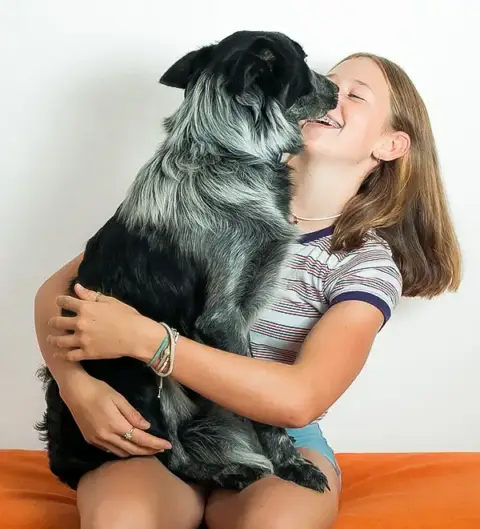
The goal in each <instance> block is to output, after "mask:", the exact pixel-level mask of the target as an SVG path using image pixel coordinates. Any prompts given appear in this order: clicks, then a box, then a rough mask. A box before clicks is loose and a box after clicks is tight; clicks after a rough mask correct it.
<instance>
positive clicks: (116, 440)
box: [108, 430, 163, 456]
mask: <svg viewBox="0 0 480 529" xmlns="http://www.w3.org/2000/svg"><path fill="white" fill-rule="evenodd" d="M137 431H138V430H137ZM108 442H109V444H114V445H115V446H116V447H117V448H119V449H120V450H123V451H124V452H127V453H128V454H130V455H132V456H151V455H153V454H156V453H158V452H163V450H159V449H152V448H145V447H143V446H138V445H137V444H136V443H135V441H134V440H133V439H132V441H127V440H126V439H124V438H123V437H122V436H121V435H112V437H110V438H109V439H108Z"/></svg>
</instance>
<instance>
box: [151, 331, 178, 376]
mask: <svg viewBox="0 0 480 529" xmlns="http://www.w3.org/2000/svg"><path fill="white" fill-rule="evenodd" d="M160 325H162V327H163V328H164V329H165V330H166V332H167V336H165V338H164V339H163V341H162V343H161V344H160V347H159V348H158V350H157V352H156V353H155V354H154V356H153V357H152V359H151V360H150V362H149V363H148V366H149V367H151V368H152V369H153V371H155V373H156V374H157V375H158V376H159V377H162V378H163V377H168V376H170V375H171V374H172V371H173V364H174V360H175V346H176V343H177V340H178V338H179V334H178V332H177V331H176V330H175V329H172V328H171V327H169V326H168V325H167V324H166V323H162V322H160ZM167 342H168V346H167V345H166V344H167ZM155 364H156V365H155ZM167 366H168V368H167V370H166V371H165V368H166V367H167Z"/></svg>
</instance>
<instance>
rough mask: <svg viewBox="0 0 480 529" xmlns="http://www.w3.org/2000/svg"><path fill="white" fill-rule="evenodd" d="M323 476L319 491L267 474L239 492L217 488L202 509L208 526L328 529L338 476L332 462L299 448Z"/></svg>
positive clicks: (220, 528) (223, 528)
mask: <svg viewBox="0 0 480 529" xmlns="http://www.w3.org/2000/svg"><path fill="white" fill-rule="evenodd" d="M299 451H300V452H301V453H302V454H303V455H304V456H305V457H306V458H307V459H309V460H310V461H312V462H313V463H314V464H316V465H317V466H318V467H319V468H320V469H321V470H322V471H323V472H324V473H325V474H326V476H327V478H328V483H329V486H330V489H331V490H330V491H326V492H324V493H323V494H320V493H319V492H315V491H313V490H309V489H306V488H304V487H300V486H298V485H295V484H294V483H291V482H288V481H283V480H281V479H279V478H276V477H268V478H264V479H261V480H260V481H257V482H256V483H254V484H253V485H250V487H247V488H246V489H244V490H243V491H242V492H234V491H229V490H218V491H215V492H213V493H212V494H211V496H210V498H209V500H208V503H207V508H206V514H205V518H206V523H207V525H208V529H258V528H259V527H261V528H262V529H291V528H292V527H300V528H301V529H330V528H331V527H332V526H333V524H334V522H335V519H336V517H337V512H338V499H339V493H340V478H339V476H338V473H337V471H336V469H335V468H334V466H333V465H332V463H331V462H330V461H329V460H328V459H327V458H325V457H324V456H323V455H322V454H320V453H319V452H317V451H314V450H310V449H307V448H299Z"/></svg>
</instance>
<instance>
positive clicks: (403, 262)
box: [332, 53, 461, 298]
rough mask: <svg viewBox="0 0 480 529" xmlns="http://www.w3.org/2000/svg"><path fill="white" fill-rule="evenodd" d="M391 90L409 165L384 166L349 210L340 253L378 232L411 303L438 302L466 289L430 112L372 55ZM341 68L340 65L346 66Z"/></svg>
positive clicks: (403, 77)
mask: <svg viewBox="0 0 480 529" xmlns="http://www.w3.org/2000/svg"><path fill="white" fill-rule="evenodd" d="M355 58H368V59H370V60H372V61H373V62H375V64H376V65H377V66H378V67H379V68H380V69H381V70H382V72H383V74H384V76H385V79H386V81H387V83H388V85H389V88H390V106H391V117H390V125H391V127H392V128H393V129H394V130H398V131H403V132H406V133H407V134H408V135H409V136H410V141H411V146H410V149H409V151H408V153H406V154H405V155H404V156H403V157H401V158H399V159H397V160H393V161H389V162H381V163H380V165H379V166H378V167H377V168H375V169H374V170H373V171H372V172H371V173H370V174H369V175H368V176H367V178H366V179H365V181H364V182H363V184H362V186H361V187H360V190H359V192H358V194H357V195H356V196H354V197H353V198H352V199H351V200H350V201H349V203H348V204H347V205H346V207H345V209H344V211H343V213H342V216H341V217H340V218H339V220H338V222H337V224H336V226H335V231H334V235H333V239H332V250H334V251H337V250H350V249H354V248H358V246H360V244H361V243H362V241H363V239H364V237H365V235H366V233H367V231H368V230H370V229H372V228H373V229H375V230H376V232H377V233H378V234H379V235H380V236H382V237H383V238H384V239H385V240H386V241H387V242H388V243H389V245H390V247H391V249H392V251H393V257H394V259H395V261H396V263H397V265H398V267H399V268H400V272H401V273H402V277H403V295H404V296H408V297H416V296H419V297H427V298H431V297H433V296H437V295H439V294H441V293H442V292H445V291H447V290H451V291H455V290H457V289H458V287H459V284H460V277H461V260H460V250H459V245H458V241H457V237H456V235H455V231H454V229H453V225H452V221H451V218H450V213H449V210H448V205H447V200H446V197H445V190H444V187H443V184H442V180H441V177H440V168H439V162H438V156H437V151H436V147H435V140H434V137H433V132H432V127H431V124H430V119H429V116H428V113H427V109H426V107H425V104H424V102H423V100H422V98H421V97H420V94H419V93H418V91H417V89H416V88H415V86H414V84H413V83H412V81H411V80H410V78H409V77H408V75H407V74H406V73H405V72H404V70H403V69H402V68H400V67H399V66H397V65H396V64H395V63H393V62H392V61H389V60H388V59H385V58H383V57H378V56H377V55H372V54H368V53H355V54H353V55H350V56H348V57H347V58H345V59H343V61H341V62H340V63H342V62H345V61H347V60H349V59H355ZM340 63H339V64H340Z"/></svg>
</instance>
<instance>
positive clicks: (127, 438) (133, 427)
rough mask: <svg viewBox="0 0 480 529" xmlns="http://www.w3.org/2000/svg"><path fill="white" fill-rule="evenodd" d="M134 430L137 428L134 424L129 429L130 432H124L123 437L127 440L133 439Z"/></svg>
mask: <svg viewBox="0 0 480 529" xmlns="http://www.w3.org/2000/svg"><path fill="white" fill-rule="evenodd" d="M133 430H135V426H132V427H131V429H130V430H129V431H128V432H125V433H124V434H123V436H122V437H123V438H124V439H125V440H126V441H131V440H132V439H133Z"/></svg>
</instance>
